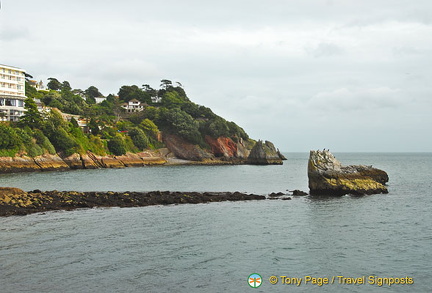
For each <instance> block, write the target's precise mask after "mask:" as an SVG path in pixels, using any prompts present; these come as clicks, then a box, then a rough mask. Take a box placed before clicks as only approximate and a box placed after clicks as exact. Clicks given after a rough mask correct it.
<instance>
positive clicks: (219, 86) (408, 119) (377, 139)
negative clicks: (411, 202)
mask: <svg viewBox="0 0 432 293" xmlns="http://www.w3.org/2000/svg"><path fill="white" fill-rule="evenodd" d="M1 2H2V9H1V10H0V63H1V64H7V65H12V66H16V67H20V68H23V69H25V70H26V71H27V72H28V73H30V74H31V75H33V77H34V78H35V79H37V80H43V81H44V82H45V83H46V79H47V78H49V77H56V78H57V79H59V80H60V81H64V80H67V81H69V82H70V84H71V86H72V87H73V88H81V89H86V88H88V87H89V86H91V85H94V86H96V87H98V88H99V90H100V91H101V92H102V93H103V94H104V95H108V94H110V93H115V94H117V92H118V90H119V88H120V87H121V86H122V85H132V84H136V85H138V86H141V85H143V84H150V85H151V86H153V87H155V88H158V87H159V84H160V80H161V79H169V80H172V81H173V82H176V81H179V82H181V83H182V84H183V85H184V87H185V90H186V92H187V94H188V96H189V98H190V99H191V100H192V101H193V102H195V103H197V104H200V105H205V106H207V107H210V108H211V109H212V110H213V111H214V112H215V113H216V114H218V115H220V116H222V117H224V118H225V119H227V120H230V121H234V122H236V123H237V124H238V125H239V126H241V127H243V128H244V129H245V130H246V132H247V133H248V134H249V135H250V136H251V137H252V138H254V139H263V140H270V141H272V142H273V143H274V144H275V145H276V147H278V148H279V149H280V150H282V151H293V152H296V151H300V152H303V151H309V150H310V149H322V148H329V149H330V150H331V151H334V152H349V151H360V152H362V151H364V152H369V151H381V152H387V151H390V152H392V151H395V152H399V151H402V152H403V151H429V152H430V151H432V135H431V126H432V95H431V93H432V82H431V81H432V80H431V78H432V1H430V0H416V1H412V0H268V1H263V0H247V1H246V0H230V1H227V0H219V1H203V0H164V1H153V0H152V1H149V0H143V1H142V0H140V1H139V0H122V1H107V0H104V1H102V0H92V1H88V0H74V1H62V0H60V1H58V0H57V1H54V0H38V1H34V0H2V1H1Z"/></svg>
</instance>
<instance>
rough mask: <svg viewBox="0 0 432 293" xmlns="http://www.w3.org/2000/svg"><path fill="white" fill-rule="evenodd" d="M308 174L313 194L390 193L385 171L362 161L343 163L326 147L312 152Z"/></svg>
mask: <svg viewBox="0 0 432 293" xmlns="http://www.w3.org/2000/svg"><path fill="white" fill-rule="evenodd" d="M308 177H309V189H310V194H312V195H313V194H315V195H319V194H323V195H344V194H355V195H361V194H375V193H388V191H387V188H386V187H385V186H384V184H385V183H386V182H388V179H389V178H388V175H387V173H386V172H385V171H383V170H380V169H376V168H373V167H372V166H363V165H358V166H345V167H344V166H342V165H341V163H340V162H339V161H338V160H337V159H336V158H335V157H334V156H333V155H332V154H331V153H330V152H329V151H327V150H324V151H311V152H310V156H309V163H308Z"/></svg>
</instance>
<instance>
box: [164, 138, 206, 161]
mask: <svg viewBox="0 0 432 293" xmlns="http://www.w3.org/2000/svg"><path fill="white" fill-rule="evenodd" d="M163 141H164V143H165V145H166V147H167V148H168V149H169V150H170V151H171V152H172V153H173V154H174V155H175V156H176V157H177V158H179V159H184V160H191V161H203V160H206V159H213V158H214V156H213V154H210V153H209V152H206V151H205V150H203V149H201V148H200V147H199V146H197V145H194V144H191V143H190V142H187V141H186V140H185V139H183V138H181V137H180V136H178V135H175V134H168V133H164V135H163Z"/></svg>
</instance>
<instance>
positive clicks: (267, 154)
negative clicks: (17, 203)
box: [0, 136, 286, 174]
mask: <svg viewBox="0 0 432 293" xmlns="http://www.w3.org/2000/svg"><path fill="white" fill-rule="evenodd" d="M168 137H169V138H170V139H171V140H166V142H167V145H168V146H169V148H162V149H157V150H147V151H143V152H140V153H130V152H128V153H126V154H124V155H122V156H114V155H106V156H99V155H96V154H94V153H92V152H90V151H87V152H86V153H84V154H78V153H75V154H72V155H70V156H63V155H62V154H44V155H42V156H37V157H29V156H27V155H25V154H21V155H17V156H15V157H0V174H2V173H18V172H34V171H62V170H71V169H99V168H125V167H143V166H154V165H242V164H252V165H270V164H279V165H282V161H283V160H286V158H285V157H284V156H283V155H282V154H281V153H280V152H279V150H276V148H275V147H274V145H273V144H272V143H271V142H268V141H266V142H264V143H263V142H262V141H258V142H257V143H256V144H255V146H254V148H253V149H252V151H248V150H247V149H246V148H245V147H244V146H243V145H242V144H240V143H238V144H234V142H232V141H231V140H229V139H227V138H225V140H227V141H228V142H226V141H225V140H223V139H222V138H219V139H218V140H213V141H211V142H212V144H211V146H212V151H213V153H208V152H205V151H204V150H202V149H200V148H199V147H198V146H196V145H192V144H190V143H186V142H184V141H182V140H181V139H180V138H178V137H176V136H168ZM174 138H175V139H177V140H174V143H173V141H172V140H173V139H174ZM208 141H209V142H210V138H208ZM229 142H231V144H230V143H229ZM228 146H230V147H231V149H230V148H228Z"/></svg>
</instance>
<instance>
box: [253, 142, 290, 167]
mask: <svg viewBox="0 0 432 293" xmlns="http://www.w3.org/2000/svg"><path fill="white" fill-rule="evenodd" d="M247 162H248V163H249V164H253V165H282V158H281V156H280V155H279V151H277V150H276V148H275V146H274V145H273V143H271V142H269V141H265V142H264V143H263V142H262V141H261V140H259V141H258V142H257V143H256V144H255V146H254V147H253V148H252V150H251V152H250V154H249V157H248V159H247Z"/></svg>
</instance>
